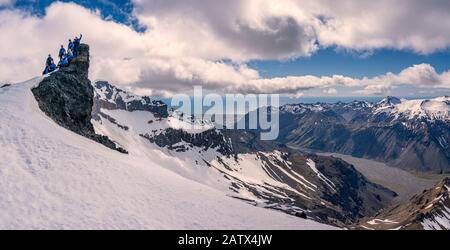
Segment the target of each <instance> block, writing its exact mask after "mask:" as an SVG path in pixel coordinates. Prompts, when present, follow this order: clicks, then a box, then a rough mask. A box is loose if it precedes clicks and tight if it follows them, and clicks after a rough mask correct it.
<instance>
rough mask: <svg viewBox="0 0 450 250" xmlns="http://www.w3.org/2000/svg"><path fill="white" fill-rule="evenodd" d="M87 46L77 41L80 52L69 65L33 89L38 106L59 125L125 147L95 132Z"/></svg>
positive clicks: (92, 90) (114, 145) (105, 143)
mask: <svg viewBox="0 0 450 250" xmlns="http://www.w3.org/2000/svg"><path fill="white" fill-rule="evenodd" d="M88 70H89V46H88V45H86V44H81V45H80V55H79V56H78V57H76V58H74V59H72V60H71V62H70V65H69V66H68V67H64V68H61V69H60V70H58V71H56V72H54V73H52V74H51V75H49V76H48V77H46V78H44V80H42V82H41V83H39V85H38V86H36V87H35V88H33V89H32V92H33V94H34V96H35V98H36V100H37V102H38V104H39V108H40V109H41V110H42V111H43V112H44V113H45V114H47V115H48V116H49V117H50V118H52V119H53V120H54V121H55V122H56V123H58V124H59V125H60V126H62V127H65V128H67V129H69V130H71V131H73V132H75V133H77V134H80V135H82V136H84V137H87V138H89V139H92V140H94V141H96V142H99V143H101V144H103V145H105V146H106V147H108V148H111V149H115V150H117V151H119V152H122V153H126V151H125V150H124V149H122V148H120V147H117V146H116V144H115V143H114V142H113V141H111V140H110V139H109V138H108V137H106V136H102V135H98V134H96V133H95V131H94V127H93V125H92V123H91V118H92V116H91V113H92V106H93V99H94V89H93V87H92V85H91V81H90V80H89V79H88Z"/></svg>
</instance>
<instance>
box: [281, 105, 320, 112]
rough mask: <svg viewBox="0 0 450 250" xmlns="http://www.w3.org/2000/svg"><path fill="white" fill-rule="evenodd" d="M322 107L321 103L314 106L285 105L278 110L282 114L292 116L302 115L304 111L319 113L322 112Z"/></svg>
mask: <svg viewBox="0 0 450 250" xmlns="http://www.w3.org/2000/svg"><path fill="white" fill-rule="evenodd" d="M323 110H324V107H323V104H321V103H316V104H303V103H300V104H286V105H283V106H281V108H280V112H284V113H292V114H302V113H305V112H306V111H314V112H319V111H323Z"/></svg>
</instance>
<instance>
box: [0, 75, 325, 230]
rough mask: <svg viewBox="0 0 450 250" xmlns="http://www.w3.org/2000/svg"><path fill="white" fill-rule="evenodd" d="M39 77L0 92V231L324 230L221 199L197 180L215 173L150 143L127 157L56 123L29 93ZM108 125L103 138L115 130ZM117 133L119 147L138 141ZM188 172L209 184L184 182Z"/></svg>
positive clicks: (139, 128)
mask: <svg viewBox="0 0 450 250" xmlns="http://www.w3.org/2000/svg"><path fill="white" fill-rule="evenodd" d="M40 80H41V78H36V79H33V80H31V81H28V82H25V83H22V84H16V85H13V86H10V87H6V88H2V89H0V113H1V116H0V149H1V150H0V159H2V161H0V190H1V192H0V211H1V213H0V228H1V229H327V228H331V227H329V226H326V225H322V224H319V223H316V222H313V221H311V220H303V219H300V218H297V217H294V216H289V215H287V214H284V213H281V212H277V211H273V210H269V209H263V208H259V207H255V206H251V205H249V204H246V203H244V202H241V201H239V200H236V199H233V198H230V197H228V196H226V194H225V193H224V192H222V191H221V190H220V188H218V189H213V188H211V187H209V186H208V185H205V184H204V183H205V182H208V180H209V181H214V178H217V177H218V176H215V175H214V174H212V173H211V172H210V171H203V170H201V169H198V168H196V165H194V164H193V163H192V162H193V161H194V160H192V159H190V160H188V159H189V157H188V155H184V156H183V155H182V154H180V155H177V156H172V155H170V152H164V151H163V150H161V149H159V148H156V147H154V146H153V145H150V143H147V148H146V150H142V149H143V148H142V147H140V148H136V149H133V148H132V147H127V150H129V151H130V154H129V155H125V154H121V153H118V152H116V151H113V150H110V149H108V148H106V147H104V146H103V145H100V144H97V143H95V142H93V141H91V140H88V139H86V138H84V137H81V136H79V135H76V134H74V133H72V132H70V131H68V130H66V129H64V128H62V127H60V126H58V125H57V124H56V123H54V122H53V121H52V120H51V119H50V118H48V117H47V116H45V115H44V114H43V113H42V112H41V111H40V110H39V108H38V106H37V103H36V101H35V99H34V97H33V95H32V93H31V91H30V88H31V87H32V86H33V85H35V84H37V83H39V81H40ZM115 117H119V116H115ZM135 119H151V117H145V116H142V117H140V118H138V116H136V117H135ZM119 122H120V121H119ZM131 122H133V121H131ZM136 124H138V123H136ZM139 124H140V123H139ZM97 125H98V124H97ZM110 125H111V126H103V127H102V128H103V130H104V131H103V132H104V133H114V132H117V131H114V129H115V128H114V127H113V126H112V124H110ZM96 127H97V128H99V126H96ZM116 128H117V129H120V128H118V127H117V126H116ZM130 129H132V130H136V131H138V132H139V131H141V130H142V129H143V128H142V127H139V126H136V127H134V126H130ZM116 136H117V137H115V138H116V139H117V140H121V141H119V142H118V143H121V144H127V145H145V144H143V143H142V141H140V140H144V139H143V138H138V137H120V136H121V134H120V133H117V134H116ZM209 153H210V152H209ZM205 154H208V152H205ZM211 154H212V153H211ZM205 157H206V156H205ZM211 157H212V156H211ZM193 171H195V174H196V175H197V174H198V176H199V177H198V179H202V178H203V177H205V178H206V179H207V181H205V180H204V181H203V182H202V183H200V182H198V181H195V180H193V179H192V178H191V179H187V178H185V177H183V176H184V175H186V176H193V175H192V173H191V172H193ZM201 173H203V176H202V175H201Z"/></svg>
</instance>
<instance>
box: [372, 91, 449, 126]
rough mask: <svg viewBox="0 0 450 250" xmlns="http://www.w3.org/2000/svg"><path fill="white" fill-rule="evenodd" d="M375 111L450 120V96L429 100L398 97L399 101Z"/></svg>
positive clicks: (410, 116) (399, 115)
mask: <svg viewBox="0 0 450 250" xmlns="http://www.w3.org/2000/svg"><path fill="white" fill-rule="evenodd" d="M376 112H378V113H381V112H384V113H388V114H391V115H393V116H395V118H399V117H406V118H408V119H416V118H425V119H428V120H443V121H450V97H437V98H434V99H430V100H420V99H419V100H406V99H400V103H398V104H393V105H383V106H380V107H378V108H377V109H376Z"/></svg>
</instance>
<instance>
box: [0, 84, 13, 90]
mask: <svg viewBox="0 0 450 250" xmlns="http://www.w3.org/2000/svg"><path fill="white" fill-rule="evenodd" d="M9 86H11V84H8V83H6V84H3V85H2V86H1V87H0V89H2V88H6V87H9Z"/></svg>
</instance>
